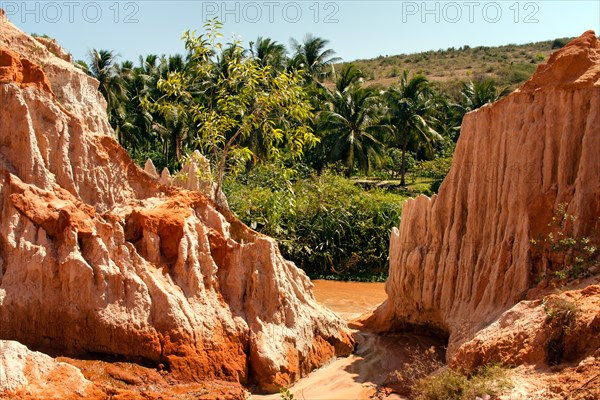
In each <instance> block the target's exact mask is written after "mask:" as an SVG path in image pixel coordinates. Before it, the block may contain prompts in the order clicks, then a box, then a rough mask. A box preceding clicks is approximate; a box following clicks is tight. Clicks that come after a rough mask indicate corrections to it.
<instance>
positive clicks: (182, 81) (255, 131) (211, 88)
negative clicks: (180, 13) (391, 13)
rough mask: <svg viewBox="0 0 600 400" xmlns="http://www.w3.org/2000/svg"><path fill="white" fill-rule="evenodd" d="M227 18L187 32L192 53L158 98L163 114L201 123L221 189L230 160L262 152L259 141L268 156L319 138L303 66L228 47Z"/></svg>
mask: <svg viewBox="0 0 600 400" xmlns="http://www.w3.org/2000/svg"><path fill="white" fill-rule="evenodd" d="M221 26H222V25H221V24H220V23H219V22H218V21H216V20H213V21H211V22H209V23H208V24H207V25H205V28H206V30H207V32H206V34H205V35H200V36H196V34H195V32H190V31H188V32H186V33H185V34H184V36H183V39H184V41H185V47H186V50H187V51H188V54H189V55H188V57H189V59H190V60H191V61H190V62H189V64H188V67H187V68H186V69H185V70H183V71H175V72H171V73H169V74H168V75H167V77H166V78H164V79H161V80H160V81H159V82H158V89H159V90H160V91H161V92H162V94H163V95H162V97H160V98H159V99H157V101H156V103H155V104H154V109H155V110H156V111H158V112H159V113H160V114H161V115H163V116H167V115H171V116H175V118H176V120H177V121H179V120H180V119H181V120H188V119H190V118H192V120H193V123H194V124H195V126H197V133H196V135H195V137H194V144H195V145H196V146H197V147H198V148H200V149H202V151H203V153H204V154H207V155H209V157H211V158H212V162H213V163H214V165H215V168H214V170H215V171H216V174H217V176H216V179H215V180H216V183H217V185H216V188H215V194H218V193H220V190H221V186H222V182H223V178H224V175H225V171H226V169H227V168H230V170H232V168H233V170H234V171H235V170H236V168H235V166H236V165H237V166H239V165H240V164H244V163H247V162H249V161H251V160H252V159H253V157H257V156H259V154H257V152H256V151H252V149H251V146H252V143H256V142H260V144H261V146H262V147H263V148H265V149H268V153H267V154H266V157H267V158H273V157H276V156H277V155H278V154H279V152H278V151H276V148H277V146H278V145H280V144H282V143H285V144H286V145H287V148H288V150H289V153H290V154H292V155H293V156H296V157H298V156H300V155H301V154H302V152H303V150H304V147H305V146H312V145H314V144H315V142H316V138H315V136H314V135H313V132H312V130H311V129H310V127H308V126H307V125H306V121H307V120H309V119H310V118H311V117H312V113H311V109H310V108H311V107H310V103H309V101H308V97H307V95H306V93H305V92H304V89H303V88H302V86H301V83H302V77H301V76H300V74H299V73H297V72H296V71H294V70H292V71H289V72H288V71H275V70H274V69H273V67H272V66H271V65H269V64H268V63H267V64H264V63H260V62H259V60H258V59H256V58H247V57H245V56H244V49H243V48H242V47H241V45H240V43H239V42H237V41H234V42H233V43H231V44H230V45H229V47H226V48H224V47H223V46H222V44H221V43H220V42H219V41H218V39H219V38H220V37H221V34H220V32H219V30H220V28H221ZM215 60H217V64H216V65H215ZM198 93H201V95H198ZM231 160H234V161H235V162H234V163H233V165H232V164H231V162H230V161H231Z"/></svg>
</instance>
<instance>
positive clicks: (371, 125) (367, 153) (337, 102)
mask: <svg viewBox="0 0 600 400" xmlns="http://www.w3.org/2000/svg"><path fill="white" fill-rule="evenodd" d="M361 78H362V74H361V72H360V71H359V70H358V69H356V67H355V66H354V65H352V64H348V65H347V66H346V67H345V68H344V69H343V70H342V72H341V73H340V77H339V78H338V80H337V83H336V88H335V90H334V91H333V93H329V100H328V102H327V105H328V108H329V109H328V110H325V111H322V112H321V113H320V115H319V123H318V127H319V129H320V130H321V131H324V132H325V133H326V136H325V140H324V142H325V143H329V144H330V145H331V151H330V159H331V161H337V160H341V161H342V162H343V163H344V166H345V168H346V177H350V175H351V174H352V170H353V168H354V165H355V164H356V163H358V168H359V169H360V170H361V171H363V172H365V173H369V172H370V170H371V167H372V164H373V163H374V162H375V163H377V162H379V161H380V160H381V156H382V148H383V146H382V143H381V142H380V141H379V139H378V138H377V136H378V134H380V133H382V132H383V131H385V130H386V129H387V126H386V125H382V124H380V122H381V119H382V116H383V107H382V104H381V103H380V101H379V98H378V96H377V92H376V91H374V90H372V89H369V88H362V87H361V86H360V84H361V82H362V80H361Z"/></svg>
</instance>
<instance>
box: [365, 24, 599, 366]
mask: <svg viewBox="0 0 600 400" xmlns="http://www.w3.org/2000/svg"><path fill="white" fill-rule="evenodd" d="M561 203H567V204H568V208H567V212H568V213H569V214H572V215H575V216H576V217H577V220H576V221H575V222H574V233H575V234H576V235H577V236H579V237H585V236H587V235H592V234H594V233H593V230H594V228H595V225H596V224H597V221H598V218H599V217H600V44H599V42H598V39H597V38H596V36H595V34H594V32H592V31H588V32H586V33H584V34H583V35H582V36H581V37H579V38H578V39H575V40H573V41H572V42H571V43H569V44H568V45H567V46H565V47H564V48H562V49H561V50H559V51H557V52H556V53H554V54H553V55H552V56H551V58H550V59H549V60H548V62H547V63H545V64H543V65H541V66H540V67H539V68H538V70H537V71H536V73H535V74H534V76H533V77H532V78H531V79H530V80H529V81H528V82H527V83H525V84H524V85H523V86H522V87H521V88H520V89H518V90H516V91H515V92H513V93H512V94H510V95H509V96H507V97H505V98H503V99H501V100H500V101H498V102H496V103H494V104H491V105H486V106H484V107H482V108H480V109H479V110H476V111H474V112H471V113H469V114H467V115H466V116H465V118H464V121H463V124H462V129H461V135H460V139H459V140H458V143H457V147H456V152H455V155H454V162H453V165H452V169H451V171H450V173H449V176H448V177H447V178H446V179H445V180H444V182H443V184H442V185H441V187H440V190H439V194H438V195H437V196H433V197H432V198H428V197H426V196H420V197H418V198H416V199H410V200H408V201H407V202H406V203H405V204H404V208H403V211H402V219H401V224H400V227H399V230H394V232H393V233H392V237H391V243H390V273H389V279H388V281H387V284H386V290H387V293H388V299H387V301H386V302H384V303H383V304H382V305H381V306H380V307H379V308H378V309H377V310H376V311H375V313H374V314H373V315H369V316H365V317H364V318H363V322H364V323H366V324H367V325H369V326H371V327H372V328H374V329H377V330H387V329H392V328H394V327H398V326H402V325H403V324H417V325H421V324H422V325H429V326H433V327H435V328H438V329H439V330H441V331H443V332H446V333H447V334H448V335H449V346H448V353H447V358H448V360H449V361H451V362H453V361H463V363H466V364H468V365H470V366H474V365H477V364H481V363H484V362H490V361H495V360H494V358H493V357H492V355H494V351H496V353H495V355H496V356H497V355H498V354H499V353H498V351H497V350H498V349H497V348H496V350H492V349H489V348H486V345H485V343H486V340H487V339H489V338H490V337H491V336H494V337H495V339H496V340H504V341H505V342H504V348H503V349H502V351H500V353H502V352H503V353H504V355H505V356H504V357H500V358H502V360H504V361H507V362H509V363H510V362H513V364H514V363H519V362H525V361H530V362H537V361H544V357H547V354H546V355H544V351H545V350H544V349H540V348H539V346H542V345H543V344H545V345H547V344H548V340H549V336H552V333H551V332H546V333H544V332H543V331H544V329H546V328H547V326H546V325H547V324H548V323H549V322H548V320H547V318H546V314H545V313H544V311H543V310H542V302H541V300H535V301H533V300H532V301H533V303H526V302H523V303H519V301H520V300H523V299H524V298H526V297H527V296H529V297H531V292H528V291H529V290H530V289H531V288H532V286H534V285H535V283H536V279H537V278H539V277H540V276H541V275H542V274H543V273H544V268H545V266H544V264H542V263H540V262H538V260H536V259H535V257H534V256H533V251H532V246H531V244H530V239H531V238H535V237H538V236H539V235H541V234H544V233H546V229H547V224H548V223H549V222H550V220H551V218H552V216H553V210H555V209H557V207H558V205H559V204H561ZM597 281H598V279H592V281H591V282H588V285H590V284H593V283H594V282H597ZM594 287H595V288H596V289H592V288H594ZM596 296H598V292H597V286H591V287H590V288H589V289H588V290H587V292H582V293H579V294H577V295H573V296H572V297H573V298H576V299H581V301H582V302H587V303H586V304H588V305H589V304H592V305H593V304H596V306H597V302H596V303H594V301H596V300H597V297H596ZM594 299H596V300H594ZM590 302H591V303H590ZM517 303H519V304H518V305H517V306H515V308H514V309H512V310H509V311H507V312H506V313H505V314H504V315H501V314H502V313H503V312H505V311H506V310H507V309H509V308H511V307H513V306H514V305H515V304H517ZM582 304H584V303H582ZM582 307H583V306H582ZM534 309H535V310H534ZM538 312H541V314H540V315H538V316H537V317H535V316H534V314H535V313H538ZM599 314H600V310H598V309H595V310H594V307H593V306H591V307H590V308H589V310H588V314H587V316H588V317H589V318H588V319H585V318H586V317H585V316H584V315H583V314H580V315H579V316H580V317H581V318H583V319H584V320H583V322H582V321H579V322H581V324H582V326H584V327H585V329H584V328H582V329H583V331H586V329H587V331H586V332H587V333H586V334H585V335H583V336H582V337H580V338H579V339H577V340H580V341H583V342H586V341H587V343H585V344H586V345H589V346H590V349H587V350H585V349H580V350H582V351H583V350H585V351H588V352H589V351H593V350H594V347H595V348H596V349H597V348H598V346H600V342H599V339H598V337H600V315H599ZM529 317H531V318H532V319H531V320H529V321H528V320H527V318H529ZM520 318H521V319H520ZM536 318H537V319H536ZM578 318H579V317H578ZM518 321H521V322H520V326H519V322H518ZM579 322H578V323H579ZM492 323H493V324H492ZM490 324H492V325H490ZM494 324H495V325H494ZM515 324H517V325H515ZM545 324H546V325H545ZM490 326H491V328H490ZM484 328H485V329H484ZM520 328H522V329H520ZM482 329H483V330H482ZM486 329H487V331H485V330H486ZM525 330H528V333H527V334H526V335H524V334H523V331H525ZM540 330H541V331H540ZM538 334H541V335H542V336H543V335H546V336H545V337H543V338H542V337H541V336H539V335H538ZM486 335H487V336H486ZM474 338H476V339H475V341H473V342H471V343H469V341H470V340H473V339H474ZM594 338H595V339H594ZM536 340H538V342H536ZM574 340H575V339H574ZM536 343H537V344H536ZM463 344H464V346H463V347H461V346H462V345H463ZM496 344H498V343H496ZM536 346H537V348H536ZM525 347H526V348H525ZM584 347H585V346H584ZM536 351H537V353H536ZM511 352H512V353H513V354H510V353H511ZM521 353H522V354H521ZM511 356H512V358H511Z"/></svg>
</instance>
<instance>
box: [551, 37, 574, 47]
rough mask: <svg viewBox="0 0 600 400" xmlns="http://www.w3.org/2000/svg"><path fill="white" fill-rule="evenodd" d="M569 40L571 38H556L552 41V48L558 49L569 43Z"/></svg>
mask: <svg viewBox="0 0 600 400" xmlns="http://www.w3.org/2000/svg"><path fill="white" fill-rule="evenodd" d="M570 40H571V38H556V39H554V40H553V41H552V49H553V50H554V49H560V48H562V47H564V46H565V45H566V44H567V43H569V41H570Z"/></svg>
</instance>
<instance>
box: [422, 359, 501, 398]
mask: <svg viewBox="0 0 600 400" xmlns="http://www.w3.org/2000/svg"><path fill="white" fill-rule="evenodd" d="M510 387H512V384H511V382H510V380H509V379H508V378H507V377H506V371H505V370H504V369H502V368H501V367H499V366H486V367H483V368H481V369H480V370H479V371H477V372H476V373H474V374H472V375H470V376H469V375H466V374H463V373H461V372H459V371H456V370H453V369H450V368H445V369H443V370H441V371H440V372H438V373H435V374H433V375H430V376H428V377H426V378H423V379H420V380H419V381H418V382H417V383H416V384H415V386H414V389H413V394H414V397H413V398H414V399H415V400H448V399H453V400H473V399H475V398H478V397H479V398H485V397H486V396H491V397H492V398H495V397H497V396H499V395H500V394H502V393H503V392H504V391H505V390H507V389H509V388H510Z"/></svg>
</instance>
